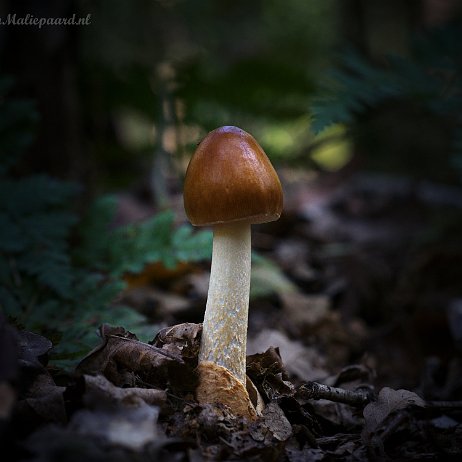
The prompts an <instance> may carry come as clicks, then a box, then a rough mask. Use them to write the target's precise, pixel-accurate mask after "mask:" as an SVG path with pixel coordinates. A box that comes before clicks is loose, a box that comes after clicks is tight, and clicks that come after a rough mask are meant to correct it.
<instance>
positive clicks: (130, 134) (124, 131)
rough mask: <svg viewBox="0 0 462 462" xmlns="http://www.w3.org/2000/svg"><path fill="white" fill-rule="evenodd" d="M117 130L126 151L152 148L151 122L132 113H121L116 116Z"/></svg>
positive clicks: (153, 135) (152, 130) (153, 133)
mask: <svg viewBox="0 0 462 462" xmlns="http://www.w3.org/2000/svg"><path fill="white" fill-rule="evenodd" d="M116 123H117V129H118V133H119V136H120V140H121V142H122V144H123V145H124V146H125V147H126V148H128V149H135V150H137V149H143V148H145V147H147V146H152V144H153V142H154V139H155V127H154V124H153V123H152V121H150V120H148V119H147V118H146V117H143V116H142V115H140V114H137V113H136V112H133V111H122V112H120V113H119V114H118V115H117V119H116Z"/></svg>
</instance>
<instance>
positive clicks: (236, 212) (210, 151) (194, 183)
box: [183, 126, 282, 226]
mask: <svg viewBox="0 0 462 462" xmlns="http://www.w3.org/2000/svg"><path fill="white" fill-rule="evenodd" d="M183 197H184V208H185V210H186V215H187V216H188V218H189V220H190V221H191V223H192V224H193V225H195V226H207V225H216V224H220V223H221V224H223V223H230V222H248V223H266V222H268V221H274V220H277V219H278V218H279V217H280V215H281V212H282V187H281V183H280V181H279V178H278V175H277V173H276V171H275V170H274V168H273V166H272V165H271V162H270V160H269V159H268V157H267V156H266V154H265V152H264V151H263V149H262V148H261V147H260V145H259V144H258V143H257V142H256V140H255V138H254V137H253V136H252V135H249V134H248V133H247V132H245V131H244V130H241V129H240V128H237V127H232V126H226V127H220V128H217V129H216V130H213V131H212V132H210V133H209V134H208V135H207V136H206V137H205V138H204V139H203V140H202V142H201V143H200V144H199V146H198V147H197V149H196V152H195V153H194V155H193V157H192V158H191V161H190V162H189V166H188V170H187V172H186V178H185V183H184V194H183Z"/></svg>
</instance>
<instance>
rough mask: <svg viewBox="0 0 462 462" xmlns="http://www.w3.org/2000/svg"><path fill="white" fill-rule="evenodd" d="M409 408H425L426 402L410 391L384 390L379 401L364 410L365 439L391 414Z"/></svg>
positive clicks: (379, 396)
mask: <svg viewBox="0 0 462 462" xmlns="http://www.w3.org/2000/svg"><path fill="white" fill-rule="evenodd" d="M409 406H419V407H424V406H425V401H424V400H423V399H422V398H421V397H420V396H419V395H417V394H416V393H413V392H412V391H409V390H393V389H392V388H388V387H384V388H382V389H381V390H380V393H379V395H378V398H377V401H373V402H371V403H369V404H368V405H367V406H366V407H365V408H364V410H363V415H364V419H365V424H364V430H363V437H365V439H366V440H367V439H368V438H369V436H370V435H371V434H372V433H374V432H375V431H376V430H377V429H378V428H379V427H380V426H381V425H382V423H383V422H384V421H385V419H386V418H387V417H388V416H389V415H390V414H391V413H393V412H395V411H398V410H399V409H405V408H406V407H409Z"/></svg>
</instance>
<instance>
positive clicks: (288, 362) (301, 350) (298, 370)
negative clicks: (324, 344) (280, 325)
mask: <svg viewBox="0 0 462 462" xmlns="http://www.w3.org/2000/svg"><path fill="white" fill-rule="evenodd" d="M270 347H278V348H279V351H280V354H281V358H282V360H283V362H284V366H285V368H286V370H287V371H288V372H289V373H291V374H294V375H295V376H297V377H298V378H300V379H301V380H304V381H311V380H320V379H322V378H324V377H327V376H328V375H329V374H328V372H327V371H326V370H325V369H324V366H325V361H324V359H323V357H322V355H321V354H319V352H318V351H316V350H315V349H314V348H309V347H305V346H304V345H303V344H302V343H301V342H298V341H293V340H290V339H289V338H288V337H287V336H286V335H284V334H283V333H282V332H280V331H277V330H272V329H265V330H264V331H262V332H260V334H258V336H257V337H256V338H253V339H249V341H248V344H247V354H254V353H260V352H262V351H265V350H267V349H268V348H270Z"/></svg>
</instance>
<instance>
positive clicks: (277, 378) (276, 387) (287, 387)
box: [247, 347, 295, 400]
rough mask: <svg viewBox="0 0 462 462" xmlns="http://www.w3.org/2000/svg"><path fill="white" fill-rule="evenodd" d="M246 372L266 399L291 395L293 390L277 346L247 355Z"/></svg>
mask: <svg viewBox="0 0 462 462" xmlns="http://www.w3.org/2000/svg"><path fill="white" fill-rule="evenodd" d="M247 374H248V375H249V377H250V378H251V379H252V381H253V383H254V384H255V385H256V386H257V388H258V389H259V391H260V393H261V394H262V395H263V396H264V397H265V398H266V400H271V399H276V398H279V397H282V396H292V395H293V394H294V392H295V389H294V386H293V384H292V383H291V382H290V381H289V380H288V377H287V373H286V371H285V369H284V366H283V364H282V360H281V356H280V354H279V349H277V348H274V347H270V348H268V349H267V350H266V351H265V352H264V353H256V354H254V355H250V356H247Z"/></svg>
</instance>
